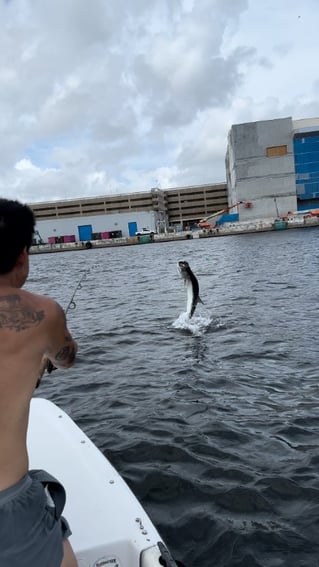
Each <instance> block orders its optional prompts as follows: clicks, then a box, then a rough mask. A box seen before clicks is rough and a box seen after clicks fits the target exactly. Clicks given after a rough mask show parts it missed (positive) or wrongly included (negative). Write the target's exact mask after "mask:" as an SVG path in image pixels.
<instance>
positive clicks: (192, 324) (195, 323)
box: [172, 312, 213, 336]
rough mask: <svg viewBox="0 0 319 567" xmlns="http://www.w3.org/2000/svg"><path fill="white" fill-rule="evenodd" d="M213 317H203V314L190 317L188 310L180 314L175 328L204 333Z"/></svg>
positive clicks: (199, 333) (197, 333) (193, 332)
mask: <svg viewBox="0 0 319 567" xmlns="http://www.w3.org/2000/svg"><path fill="white" fill-rule="evenodd" d="M212 320H213V318H212V317H203V316H201V315H194V316H193V317H192V318H191V319H190V318H189V317H188V315H187V312H185V313H181V314H180V316H179V317H178V318H177V319H176V321H174V323H173V325H172V326H173V327H174V329H181V330H183V331H189V332H190V333H192V334H193V335H197V336H200V335H203V334H204V333H205V332H206V331H207V329H208V327H209V325H210V324H211V322H212Z"/></svg>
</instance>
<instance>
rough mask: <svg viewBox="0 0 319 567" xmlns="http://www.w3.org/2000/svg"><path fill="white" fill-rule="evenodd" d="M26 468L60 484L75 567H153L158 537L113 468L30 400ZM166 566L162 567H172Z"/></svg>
mask: <svg viewBox="0 0 319 567" xmlns="http://www.w3.org/2000/svg"><path fill="white" fill-rule="evenodd" d="M27 443H28V451H29V457H30V469H45V470H47V471H48V472H49V473H50V474H52V475H54V476H55V477H56V478H57V479H58V480H59V481H61V483H62V484H63V486H64V488H65V490H66V494H67V501H66V506H65V509H64V512H63V515H64V516H65V517H66V518H67V520H68V522H69V523H70V526H71V529H72V536H71V537H70V541H71V544H72V547H73V549H74V551H75V553H76V556H77V559H78V563H79V567H110V566H112V567H155V566H157V567H158V566H159V565H161V564H162V565H163V563H160V558H161V552H160V549H159V546H158V542H161V541H162V540H161V537H160V535H159V533H158V532H157V530H156V528H155V527H154V525H153V524H152V522H151V520H150V518H149V517H148V515H147V514H146V512H145V511H144V509H143V508H142V506H141V505H140V503H139V502H138V500H137V499H136V498H135V496H134V495H133V493H132V491H131V490H130V489H129V487H128V486H127V484H126V483H125V481H124V480H123V479H122V477H121V476H120V475H119V474H118V472H117V471H116V470H115V468H114V467H113V466H112V465H111V464H110V463H109V461H108V460H107V459H106V458H105V457H104V456H103V454H102V453H101V452H100V451H99V450H98V449H97V447H96V446H95V445H94V444H93V443H92V441H91V440H90V439H89V438H88V437H87V436H86V435H85V434H84V433H83V431H82V430H81V429H80V428H79V427H78V426H77V425H76V424H75V423H74V422H73V421H72V419H71V418H70V417H69V416H68V415H67V414H66V413H65V412H64V411H62V410H61V409H60V408H59V407H58V406H56V405H55V404H53V403H52V402H50V401H48V400H45V399H42V398H34V399H33V400H32V402H31V411H30V422H29V429H28V440H27ZM171 561H172V562H166V563H164V565H167V567H169V566H170V565H172V566H175V565H176V563H175V562H174V561H173V560H172V559H171Z"/></svg>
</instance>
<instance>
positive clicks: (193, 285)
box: [178, 260, 203, 319]
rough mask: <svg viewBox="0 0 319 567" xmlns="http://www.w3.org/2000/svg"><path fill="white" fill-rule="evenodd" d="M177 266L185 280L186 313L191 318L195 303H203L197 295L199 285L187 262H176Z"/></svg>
mask: <svg viewBox="0 0 319 567" xmlns="http://www.w3.org/2000/svg"><path fill="white" fill-rule="evenodd" d="M178 268H179V270H180V273H181V276H182V278H183V280H184V282H185V285H186V290H187V307H186V311H187V315H188V317H189V319H191V318H192V317H193V315H194V312H195V309H196V306H197V303H203V302H202V300H201V298H200V297H199V285H198V281H197V278H196V276H195V275H194V274H193V272H192V270H191V269H190V266H189V263H188V262H186V261H185V260H184V261H180V262H178Z"/></svg>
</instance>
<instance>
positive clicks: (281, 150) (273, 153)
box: [266, 146, 288, 157]
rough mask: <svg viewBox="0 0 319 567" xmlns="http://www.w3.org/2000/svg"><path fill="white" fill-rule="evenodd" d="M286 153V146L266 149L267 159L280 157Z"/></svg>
mask: <svg viewBox="0 0 319 567" xmlns="http://www.w3.org/2000/svg"><path fill="white" fill-rule="evenodd" d="M287 153H288V148H287V146H271V147H269V148H266V154H267V157H280V156H285V155H286V154H287Z"/></svg>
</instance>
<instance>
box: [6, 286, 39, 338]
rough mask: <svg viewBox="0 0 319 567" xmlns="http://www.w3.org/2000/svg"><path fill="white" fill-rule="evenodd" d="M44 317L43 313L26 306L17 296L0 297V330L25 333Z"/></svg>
mask: <svg viewBox="0 0 319 567" xmlns="http://www.w3.org/2000/svg"><path fill="white" fill-rule="evenodd" d="M44 316H45V315H44V311H37V310H36V309H34V307H32V306H31V305H27V304H26V303H24V301H22V299H21V297H20V295H18V294H11V295H2V296H0V329H9V330H10V331H16V332H19V331H25V330H26V329H30V328H31V327H37V326H38V325H39V323H40V322H41V321H42V320H43V319H44Z"/></svg>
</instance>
